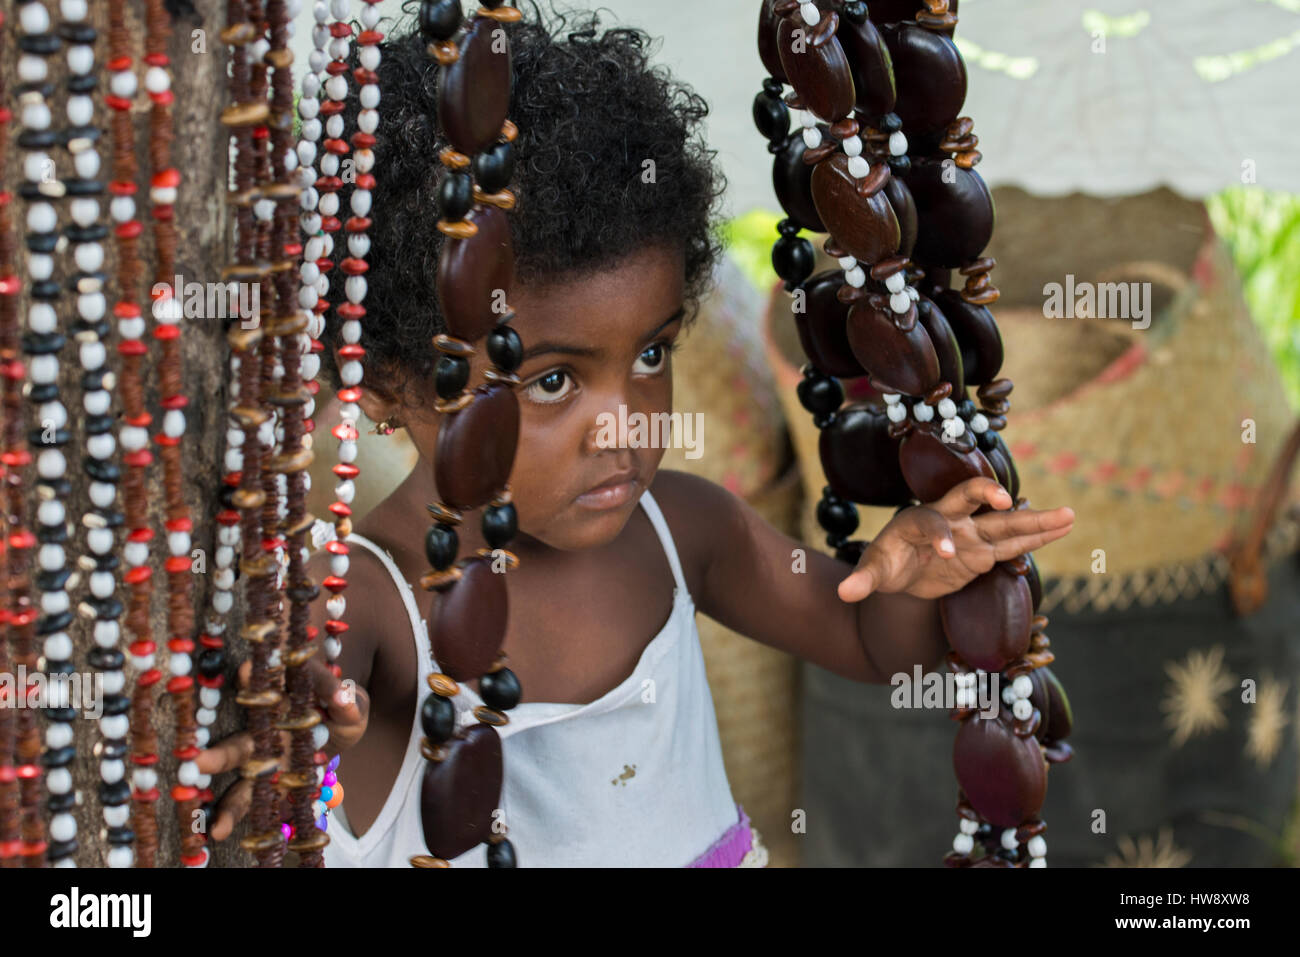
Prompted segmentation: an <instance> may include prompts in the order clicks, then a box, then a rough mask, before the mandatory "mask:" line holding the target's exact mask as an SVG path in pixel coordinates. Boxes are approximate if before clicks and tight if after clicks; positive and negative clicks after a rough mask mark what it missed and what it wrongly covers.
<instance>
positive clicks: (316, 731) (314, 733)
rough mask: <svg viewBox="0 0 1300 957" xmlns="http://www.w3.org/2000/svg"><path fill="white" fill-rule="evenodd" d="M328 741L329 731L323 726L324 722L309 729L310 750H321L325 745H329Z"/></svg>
mask: <svg viewBox="0 0 1300 957" xmlns="http://www.w3.org/2000/svg"><path fill="white" fill-rule="evenodd" d="M329 739H330V729H329V728H327V727H326V726H325V724H324V722H322V723H321V724H317V725H313V726H312V729H311V746H312V750H314V751H319V750H320V749H321V748H323V747H325V745H326V744H328V743H329Z"/></svg>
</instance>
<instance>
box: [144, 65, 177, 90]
mask: <svg viewBox="0 0 1300 957" xmlns="http://www.w3.org/2000/svg"><path fill="white" fill-rule="evenodd" d="M144 88H146V90H147V91H148V92H151V94H165V92H166V91H168V90H170V88H172V78H170V77H169V75H168V72H166V70H165V69H162V68H161V66H151V68H149V69H147V70H146V72H144Z"/></svg>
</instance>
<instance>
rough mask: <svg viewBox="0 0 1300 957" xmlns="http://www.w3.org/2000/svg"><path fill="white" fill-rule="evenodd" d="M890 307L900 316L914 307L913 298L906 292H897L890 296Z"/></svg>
mask: <svg viewBox="0 0 1300 957" xmlns="http://www.w3.org/2000/svg"><path fill="white" fill-rule="evenodd" d="M889 308H890V309H892V310H894V312H896V313H898V314H899V315H900V316H901V315H903V313H905V312H907V311H908V310H909V309H911V308H912V300H911V299H909V298H908V295H907V293H905V292H896V293H894V294H893V295H892V296H890V297H889Z"/></svg>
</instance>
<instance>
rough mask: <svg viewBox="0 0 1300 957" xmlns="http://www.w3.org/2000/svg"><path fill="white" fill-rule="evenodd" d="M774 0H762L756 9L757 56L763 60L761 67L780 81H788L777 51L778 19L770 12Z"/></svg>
mask: <svg viewBox="0 0 1300 957" xmlns="http://www.w3.org/2000/svg"><path fill="white" fill-rule="evenodd" d="M773 2H774V0H763V5H762V6H761V7H759V10H758V58H759V59H760V60H762V61H763V69H765V70H767V72H768V73H769V74H771V75H772V76H774V77H776V78H777V79H778V80H780V81H781V82H782V83H788V82H789V80H788V79H787V78H786V75H785V67H784V66H782V65H781V54H780V53H779V52H778V51H777V42H778V41H777V26H778V23H779V21H780V19H781V18H780V17H778V16H777V15H776V14H775V13H773V12H772V3H773Z"/></svg>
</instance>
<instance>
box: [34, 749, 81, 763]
mask: <svg viewBox="0 0 1300 957" xmlns="http://www.w3.org/2000/svg"><path fill="white" fill-rule="evenodd" d="M76 756H77V749H76V748H75V747H73V746H72V745H68V746H67V747H66V748H48V749H47V750H46V751H45V752H44V753H43V754H42V755H41V763H42V764H44V765H45V766H46V767H47V768H66V767H67V766H68V765H69V764H71V763H72V760H73V758H75V757H76Z"/></svg>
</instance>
